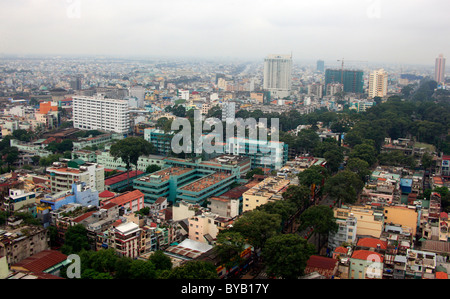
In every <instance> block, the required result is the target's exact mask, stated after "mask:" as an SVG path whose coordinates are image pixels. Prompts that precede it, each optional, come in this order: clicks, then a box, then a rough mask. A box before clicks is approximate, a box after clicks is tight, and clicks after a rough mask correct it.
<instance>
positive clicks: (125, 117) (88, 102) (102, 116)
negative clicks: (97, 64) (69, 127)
mask: <svg viewBox="0 0 450 299" xmlns="http://www.w3.org/2000/svg"><path fill="white" fill-rule="evenodd" d="M73 126H74V128H77V129H81V130H102V131H106V132H115V133H119V134H124V135H125V134H128V133H129V132H130V128H131V127H130V112H129V110H128V101H126V100H116V99H107V98H105V97H104V96H103V95H100V94H98V95H97V96H94V97H82V96H74V97H73Z"/></svg>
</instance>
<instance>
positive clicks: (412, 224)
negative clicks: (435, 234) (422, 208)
mask: <svg viewBox="0 0 450 299" xmlns="http://www.w3.org/2000/svg"><path fill="white" fill-rule="evenodd" d="M417 221H418V213H417V212H416V210H415V209H410V208H408V207H405V206H386V207H384V222H385V223H394V224H398V225H401V226H402V227H407V228H409V229H411V233H412V234H413V235H415V234H416V229H417Z"/></svg>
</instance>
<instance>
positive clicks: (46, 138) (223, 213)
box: [0, 50, 450, 295]
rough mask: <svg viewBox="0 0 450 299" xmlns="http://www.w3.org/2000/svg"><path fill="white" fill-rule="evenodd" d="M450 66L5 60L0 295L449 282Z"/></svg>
mask: <svg viewBox="0 0 450 299" xmlns="http://www.w3.org/2000/svg"><path fill="white" fill-rule="evenodd" d="M445 64H446V58H445V54H441V53H436V54H435V55H434V57H430V58H429V63H427V64H407V63H379V62H371V61H365V60H357V58H355V59H352V58H351V57H349V58H348V59H347V58H342V57H336V58H335V59H325V58H321V57H314V58H313V59H312V60H311V61H304V60H300V58H297V57H296V54H295V52H291V51H290V50H286V51H285V52H284V53H273V52H269V53H266V55H265V57H263V58H261V59H259V58H257V57H256V58H255V59H233V58H181V56H180V58H167V57H166V58H162V57H136V56H131V55H130V56H129V57H115V56H113V55H112V56H106V55H22V54H1V55H0V127H1V131H0V132H1V134H0V138H1V139H0V154H1V157H2V159H1V162H0V279H2V280H3V279H15V280H17V279H47V280H51V279H61V280H70V279H72V280H76V279H78V280H88V279H90V280H91V279H98V280H105V279H108V280H114V279H159V280H167V279H180V280H183V279H188V280H192V279H194V280H197V279H198V280H227V279H239V281H240V282H241V281H242V282H249V281H252V283H251V284H246V285H245V292H243V289H239V290H238V289H235V293H248V292H249V293H259V292H261V293H267V292H268V287H270V286H269V283H270V281H272V280H292V279H300V280H304V279H309V280H310V279H323V280H330V279H334V280H336V279H341V280H349V279H379V280H392V279H448V278H449V277H448V274H449V273H450V260H449V254H450V230H449V225H450V220H449V218H448V213H449V212H450V192H449V186H450V181H449V178H450V168H449V167H450V164H449V163H450V137H449V134H448V132H449V128H450V123H449V120H450V104H449V103H450V90H449V86H450V83H449V79H448V77H447V78H446V72H445V70H446V65H445ZM241 133H242V134H241ZM267 281H269V283H267ZM258 282H259V283H258ZM264 283H267V284H264ZM226 290H227V293H228V291H229V292H230V293H233V289H232V288H231V286H230V289H229V290H228V286H227V289H226ZM213 292H214V290H213V289H210V290H208V289H207V288H206V287H205V289H203V288H201V287H199V286H195V285H191V284H189V286H187V285H184V286H183V288H182V289H181V290H177V293H190V294H196V293H198V294H201V293H203V294H210V295H212V294H213ZM216 292H217V289H216Z"/></svg>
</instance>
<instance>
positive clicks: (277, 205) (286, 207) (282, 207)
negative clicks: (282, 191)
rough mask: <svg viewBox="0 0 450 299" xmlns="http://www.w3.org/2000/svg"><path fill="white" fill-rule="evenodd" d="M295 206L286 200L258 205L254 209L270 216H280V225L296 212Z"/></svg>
mask: <svg viewBox="0 0 450 299" xmlns="http://www.w3.org/2000/svg"><path fill="white" fill-rule="evenodd" d="M297 209H298V208H297V206H296V204H295V203H294V202H292V201H288V200H276V201H272V202H268V203H266V204H263V205H260V206H259V207H257V208H256V210H258V211H263V212H266V213H268V214H272V215H279V216H281V223H282V224H283V223H285V221H287V220H288V219H289V218H290V217H291V216H292V215H294V214H295V212H296V211H297Z"/></svg>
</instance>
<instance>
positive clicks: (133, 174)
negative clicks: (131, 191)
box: [105, 170, 144, 186]
mask: <svg viewBox="0 0 450 299" xmlns="http://www.w3.org/2000/svg"><path fill="white" fill-rule="evenodd" d="M143 173H144V172H142V171H139V170H138V171H137V173H136V171H134V170H131V171H130V182H131V179H132V178H134V177H136V176H139V175H141V174H143ZM126 180H128V174H127V172H124V173H121V174H119V175H115V176H113V177H110V178H107V179H105V186H111V185H113V184H116V183H118V182H122V181H126Z"/></svg>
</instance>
